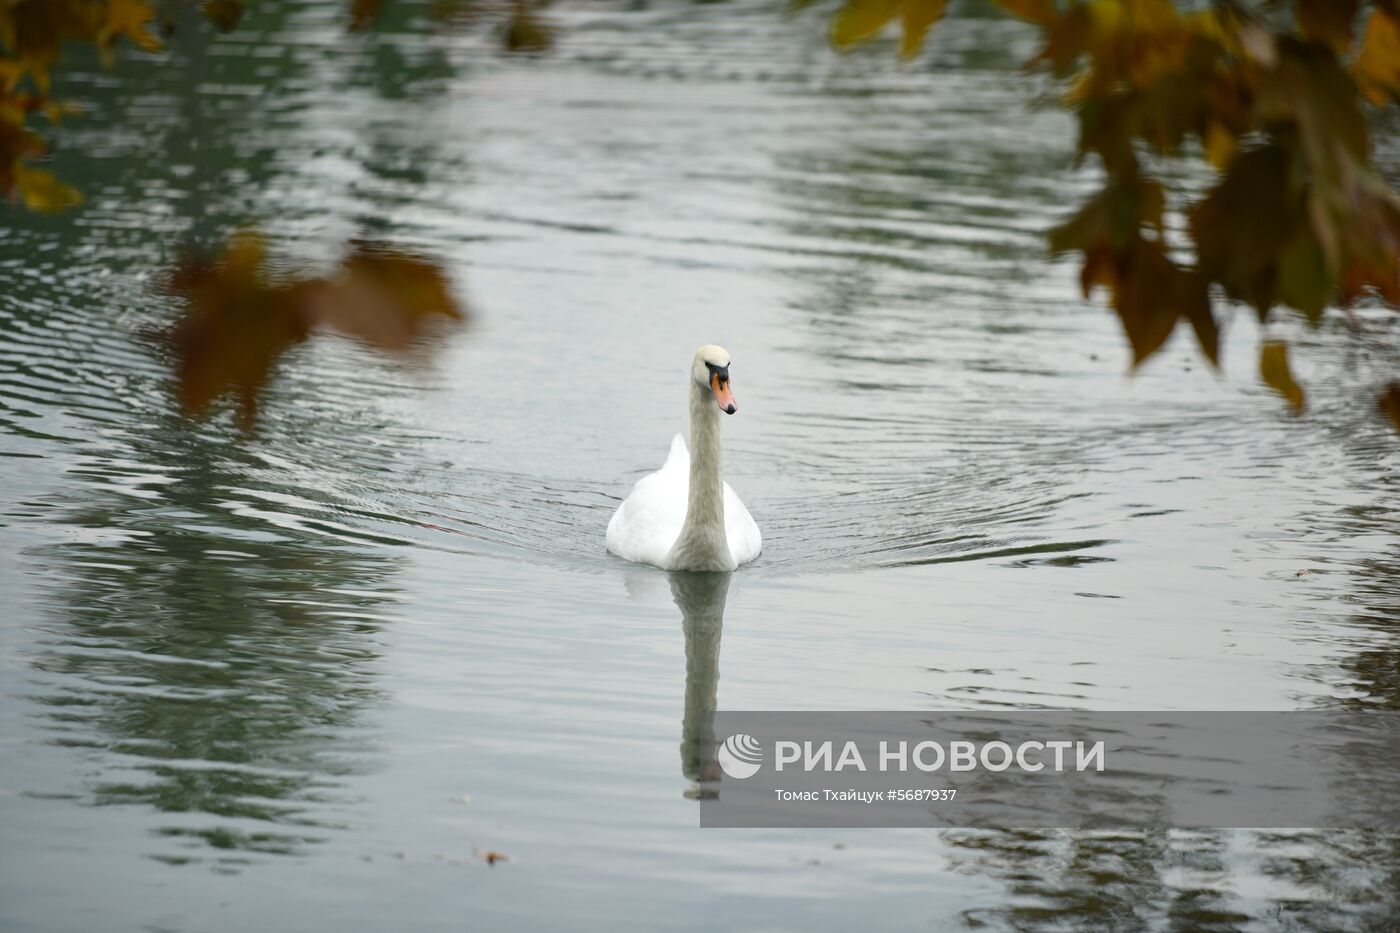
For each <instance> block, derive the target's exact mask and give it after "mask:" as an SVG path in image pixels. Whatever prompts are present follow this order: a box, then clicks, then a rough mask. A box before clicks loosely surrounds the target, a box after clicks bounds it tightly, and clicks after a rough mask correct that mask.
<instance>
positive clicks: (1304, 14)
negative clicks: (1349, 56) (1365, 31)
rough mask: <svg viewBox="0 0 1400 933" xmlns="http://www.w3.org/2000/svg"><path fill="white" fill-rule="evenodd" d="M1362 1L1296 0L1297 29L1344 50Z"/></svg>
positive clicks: (1334, 48)
mask: <svg viewBox="0 0 1400 933" xmlns="http://www.w3.org/2000/svg"><path fill="white" fill-rule="evenodd" d="M1359 6H1360V0H1297V7H1296V15H1297V18H1298V30H1299V32H1301V33H1302V34H1303V35H1304V36H1307V37H1308V38H1309V39H1311V40H1313V41H1314V42H1320V43H1322V44H1323V45H1327V46H1331V47H1332V49H1333V50H1334V51H1337V52H1345V51H1346V50H1347V48H1348V47H1349V46H1350V45H1351V36H1352V32H1351V30H1352V24H1353V23H1354V22H1355V21H1356V11H1357V8H1358V7H1359Z"/></svg>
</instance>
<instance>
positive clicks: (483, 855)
mask: <svg viewBox="0 0 1400 933" xmlns="http://www.w3.org/2000/svg"><path fill="white" fill-rule="evenodd" d="M472 854H473V855H475V856H476V857H477V858H479V859H481V860H482V861H483V862H485V863H486V864H487V865H495V864H496V863H497V862H509V861H510V856H509V855H506V854H505V853H504V852H495V851H492V850H491V849H487V850H486V851H484V852H475V851H474V852H473V853H472Z"/></svg>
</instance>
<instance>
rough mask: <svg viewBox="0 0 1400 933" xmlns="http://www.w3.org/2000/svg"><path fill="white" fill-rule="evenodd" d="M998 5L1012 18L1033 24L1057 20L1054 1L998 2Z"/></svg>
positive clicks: (1018, 0)
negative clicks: (1015, 17)
mask: <svg viewBox="0 0 1400 933" xmlns="http://www.w3.org/2000/svg"><path fill="white" fill-rule="evenodd" d="M997 5H998V6H1000V7H1001V8H1002V9H1004V10H1006V12H1008V13H1010V14H1011V15H1012V16H1018V17H1020V18H1021V19H1026V20H1030V21H1031V22H1033V23H1048V22H1050V21H1051V20H1052V19H1054V18H1055V4H1054V2H1053V0H997Z"/></svg>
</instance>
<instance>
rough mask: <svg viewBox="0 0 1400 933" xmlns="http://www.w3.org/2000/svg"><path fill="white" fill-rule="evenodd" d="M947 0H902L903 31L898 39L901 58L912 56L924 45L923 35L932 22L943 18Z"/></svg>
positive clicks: (926, 33)
mask: <svg viewBox="0 0 1400 933" xmlns="http://www.w3.org/2000/svg"><path fill="white" fill-rule="evenodd" d="M947 8H948V0H904V7H903V10H902V11H901V23H900V25H901V26H902V27H903V33H902V34H901V36H900V40H899V54H900V57H901V58H913V57H914V56H915V55H918V54H919V50H920V49H921V48H923V46H924V37H925V36H927V35H928V31H929V29H931V28H932V27H933V24H934V23H936V22H938V21H939V20H940V19H942V18H943V13H944V11H945V10H947Z"/></svg>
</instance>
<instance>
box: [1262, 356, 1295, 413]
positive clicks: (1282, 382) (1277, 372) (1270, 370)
mask: <svg viewBox="0 0 1400 933" xmlns="http://www.w3.org/2000/svg"><path fill="white" fill-rule="evenodd" d="M1259 375H1260V377H1262V378H1263V380H1264V382H1266V383H1267V384H1268V386H1269V388H1271V389H1273V390H1274V391H1275V392H1277V393H1279V394H1280V395H1282V396H1283V397H1284V398H1286V399H1287V400H1288V404H1289V405H1292V406H1293V410H1294V411H1295V412H1300V411H1302V410H1303V388H1302V386H1300V385H1298V383H1296V382H1294V381H1293V373H1292V372H1291V371H1290V370H1289V368H1288V344H1286V343H1280V342H1279V341H1277V340H1270V341H1268V342H1267V343H1265V344H1264V345H1263V346H1262V347H1260V348H1259Z"/></svg>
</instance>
